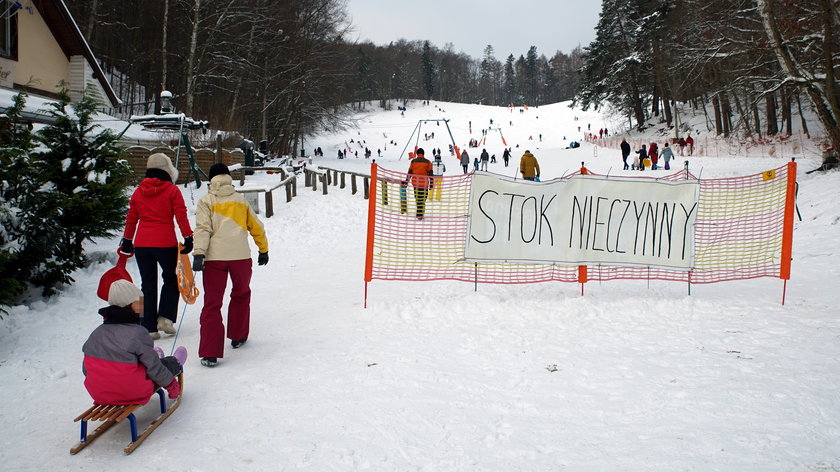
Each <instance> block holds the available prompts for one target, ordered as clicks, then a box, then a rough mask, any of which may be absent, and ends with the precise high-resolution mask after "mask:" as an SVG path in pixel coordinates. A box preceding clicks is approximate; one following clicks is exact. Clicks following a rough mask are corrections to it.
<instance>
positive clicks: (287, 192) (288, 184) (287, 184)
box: [286, 180, 292, 203]
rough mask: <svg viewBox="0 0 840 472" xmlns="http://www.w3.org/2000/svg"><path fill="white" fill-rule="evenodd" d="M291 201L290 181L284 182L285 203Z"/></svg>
mask: <svg viewBox="0 0 840 472" xmlns="http://www.w3.org/2000/svg"><path fill="white" fill-rule="evenodd" d="M291 201H292V181H291V180H290V181H288V182H286V203H289V202H291Z"/></svg>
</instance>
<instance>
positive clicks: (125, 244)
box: [120, 238, 134, 254]
mask: <svg viewBox="0 0 840 472" xmlns="http://www.w3.org/2000/svg"><path fill="white" fill-rule="evenodd" d="M120 251H122V252H123V253H124V254H134V243H133V242H132V241H131V240H130V239H126V238H122V241H120Z"/></svg>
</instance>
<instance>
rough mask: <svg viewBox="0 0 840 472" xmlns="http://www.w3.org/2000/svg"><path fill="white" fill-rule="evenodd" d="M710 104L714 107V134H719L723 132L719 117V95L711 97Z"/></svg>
mask: <svg viewBox="0 0 840 472" xmlns="http://www.w3.org/2000/svg"><path fill="white" fill-rule="evenodd" d="M712 106H713V107H714V109H715V134H717V135H718V136H719V135H720V134H721V133H723V123H722V121H721V118H720V97H719V96H718V95H717V94H715V96H714V97H712Z"/></svg>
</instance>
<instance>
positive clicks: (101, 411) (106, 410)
mask: <svg viewBox="0 0 840 472" xmlns="http://www.w3.org/2000/svg"><path fill="white" fill-rule="evenodd" d="M178 383H179V384H180V385H181V393H180V394H179V395H178V398H176V399H175V401H174V402H172V405H170V406H169V408H167V406H166V389H165V388H159V389H158V390H157V392H156V393H157V394H158V397H160V415H159V416H158V417H157V418H155V419H154V421H152V422H151V423H150V424H149V426H146V429H144V430H143V432H142V433H140V434H139V435H138V434H137V418H136V417H135V416H134V410H136V409H138V408H140V407H142V406H143V405H93V406H92V407H90V408H88V409H87V411H85V412H84V413H82V414H81V415H79V416H77V417H76V419H74V420H73V421H74V422H75V421H81V422H82V430H81V439H80V441H79V443H78V444H76V445H75V446H73V447H71V448H70V454H76V453H77V452H79V451H81V450H82V449H84V448H85V447H87V446H88V444H90V443H92V442H93V441H94V440H95V439H96V438H98V437H99V436H101V435H102V433H104V432H105V431H108V430H109V429H110V428H111V426H114V425H115V424H117V423H119V422H120V421H122V420H124V419H126V418H128V423H129V427H130V429H131V442H130V443H129V444H128V446H126V447H125V449H123V452H125V453H126V454H131V453H132V452H134V450H135V449H137V446H139V445H140V444H142V443H143V441H145V440H146V438H147V437H149V435H150V434H152V431H154V430H155V429H156V428H157V427H158V426H160V424H161V423H163V422H164V421H165V420H166V418H168V417H169V415H171V414H172V412H173V411H175V409H176V408H178V406H179V405H180V404H181V398H183V396H184V373H183V372H182V373H180V374H178ZM88 421H102V422H103V423H102V424H101V425H99V427H98V428H96V429H95V430H94V431H93V432H92V433H90V434H88V432H87V426H88V425H87V423H88Z"/></svg>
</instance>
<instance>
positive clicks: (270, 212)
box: [265, 190, 274, 218]
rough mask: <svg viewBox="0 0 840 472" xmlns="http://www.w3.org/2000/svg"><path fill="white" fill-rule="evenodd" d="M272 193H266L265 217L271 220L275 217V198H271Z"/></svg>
mask: <svg viewBox="0 0 840 472" xmlns="http://www.w3.org/2000/svg"><path fill="white" fill-rule="evenodd" d="M271 194H272V191H271V190H266V192H265V217H266V218H271V217H272V216H274V198H273V197H272V196H271Z"/></svg>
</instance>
